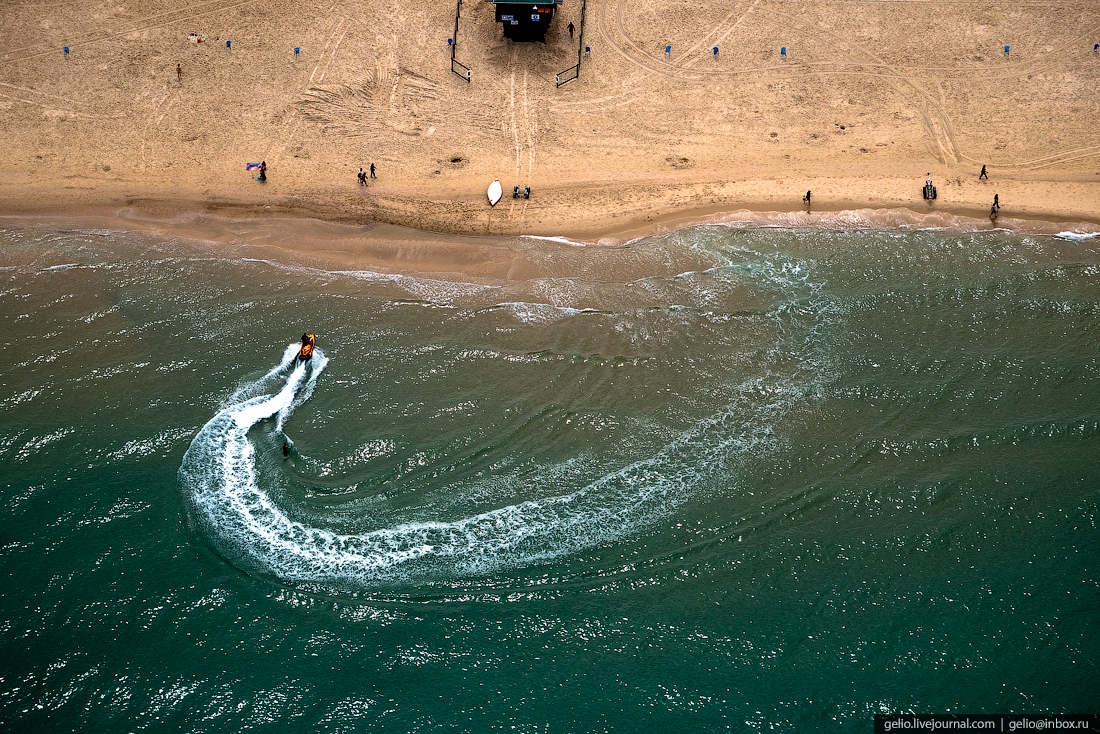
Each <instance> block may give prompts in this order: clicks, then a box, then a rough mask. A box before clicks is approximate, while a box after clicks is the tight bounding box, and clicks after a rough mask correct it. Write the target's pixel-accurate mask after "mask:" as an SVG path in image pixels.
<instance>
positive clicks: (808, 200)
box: [802, 191, 810, 206]
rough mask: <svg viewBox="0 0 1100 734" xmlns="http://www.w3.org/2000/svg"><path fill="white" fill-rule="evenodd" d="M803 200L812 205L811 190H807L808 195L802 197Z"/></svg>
mask: <svg viewBox="0 0 1100 734" xmlns="http://www.w3.org/2000/svg"><path fill="white" fill-rule="evenodd" d="M802 201H803V202H805V204H806V206H809V205H810V192H809V191H807V192H806V195H805V196H803V197H802Z"/></svg>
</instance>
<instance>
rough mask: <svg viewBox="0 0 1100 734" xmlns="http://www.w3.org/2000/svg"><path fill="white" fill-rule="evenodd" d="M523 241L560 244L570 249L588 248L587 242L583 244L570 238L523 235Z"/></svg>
mask: <svg viewBox="0 0 1100 734" xmlns="http://www.w3.org/2000/svg"><path fill="white" fill-rule="evenodd" d="M522 239H525V240H542V241H543V242H559V243H561V244H563V245H569V246H570V247H588V243H587V242H581V241H580V240H571V239H569V238H568V237H550V236H545V235H537V234H525V235H522Z"/></svg>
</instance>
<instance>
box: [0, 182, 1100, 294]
mask: <svg viewBox="0 0 1100 734" xmlns="http://www.w3.org/2000/svg"><path fill="white" fill-rule="evenodd" d="M89 199H91V200H88V201H85V202H82V203H81V205H78V206H73V207H71V208H70V209H68V210H67V211H64V210H62V211H59V210H53V211H46V210H45V207H36V206H31V205H30V204H31V202H24V205H23V206H21V207H14V208H16V209H22V211H21V212H19V213H12V207H5V211H4V213H3V214H0V226H4V227H11V228H20V229H47V230H52V231H87V232H97V233H98V232H103V231H117V232H128V233H142V232H144V233H148V234H151V235H153V236H155V237H157V238H158V239H162V240H171V239H183V240H189V241H191V242H192V243H195V244H196V245H197V246H198V247H199V248H202V249H206V248H215V249H216V250H217V252H218V254H220V255H223V256H226V255H228V256H234V257H241V258H246V257H247V258H255V259H268V260H272V261H276V262H282V263H293V264H297V265H302V266H308V267H320V268H338V269H348V270H368V269H369V270H374V271H377V272H380V273H389V274H420V275H428V274H434V275H444V274H456V273H457V274H462V275H468V276H473V277H484V278H491V279H494V280H496V279H499V280H512V279H516V278H522V277H523V273H524V272H525V270H526V267H525V266H524V260H525V258H524V256H523V254H522V253H523V250H524V249H525V248H526V247H527V246H528V244H524V243H533V242H537V243H539V244H540V245H544V246H546V247H563V248H587V247H611V248H614V247H623V246H630V245H631V244H632V243H633V242H635V241H637V240H639V239H642V238H645V237H649V236H654V235H660V234H664V233H669V232H674V231H676V230H680V229H686V228H692V227H706V226H715V227H729V228H737V229H752V228H771V227H777V228H791V229H801V230H806V229H811V230H813V229H816V230H820V231H838V230H886V231H889V230H896V231H916V230H940V231H949V232H957V233H966V232H990V233H993V232H1005V233H1011V234H1019V235H1039V236H1058V235H1063V236H1064V235H1076V236H1073V237H1071V239H1076V240H1080V241H1083V242H1087V241H1089V240H1092V239H1093V238H1096V237H1100V222H1095V221H1088V220H1078V221H1069V220H1066V219H1058V218H1056V217H1050V218H1046V219H1044V218H1032V217H1028V218H1024V217H1010V216H1006V215H1002V216H1001V217H999V218H998V220H997V222H996V224H993V223H992V222H990V220H989V219H988V217H983V216H981V215H980V213H979V212H977V211H975V210H974V209H973V208H970V207H965V206H961V207H946V206H944V205H943V203H942V202H940V201H937V202H933V203H931V204H929V203H927V202H925V203H923V205H922V206H921V208H922V209H924V211H920V210H917V209H914V208H910V207H905V206H893V207H881V206H879V207H875V206H868V205H867V204H870V203H871V202H854V201H845V202H833V201H830V202H828V203H827V204H825V205H817V204H815V205H814V206H813V207H812V208H810V209H809V210H807V207H805V206H802V207H787V208H783V209H780V208H775V207H772V208H766V207H764V206H762V205H760V203H759V202H757V206H756V208H753V207H752V206H751V203H748V202H746V203H743V204H742V205H741V206H735V205H730V206H728V207H727V206H723V205H714V204H711V205H709V206H702V205H696V206H691V205H690V204H689V205H685V206H683V207H682V208H681V209H679V210H674V211H667V212H664V213H663V214H662V213H656V214H655V213H650V214H647V215H645V216H635V217H634V218H623V219H621V220H620V219H619V218H618V217H615V216H613V217H607V218H605V219H603V220H599V224H600V225H602V226H603V227H604V228H603V229H597V228H594V226H593V225H592V223H589V225H588V226H586V227H577V226H576V225H575V223H574V226H572V227H570V226H569V225H568V222H569V220H568V218H564V220H565V222H566V224H563V226H561V227H560V228H557V229H552V228H551V227H553V226H554V225H548V226H547V228H546V229H544V230H542V231H538V232H514V231H493V232H491V233H488V234H486V233H477V232H469V231H436V230H430V229H422V228H416V227H410V226H407V225H405V224H401V223H399V222H387V221H382V220H380V219H368V220H366V221H364V220H362V219H360V218H358V217H357V216H356V215H357V212H356V211H354V210H338V211H336V212H335V213H334V212H333V211H332V208H331V207H316V206H313V205H312V202H311V201H309V200H304V201H303V200H302V199H301V198H298V199H297V200H295V201H292V202H291V201H285V202H283V203H281V204H280V203H279V202H274V204H265V203H263V201H264V200H256V199H253V200H238V201H233V202H227V201H225V200H218V201H211V200H209V199H204V198H201V197H193V198H188V197H173V198H168V197H165V198H153V197H127V198H126V199H125V200H123V201H114V202H110V201H98V202H97V201H95V200H94V197H89ZM269 201H270V200H269ZM463 204H466V205H468V204H469V202H454V205H455V206H461V205H463ZM478 204H481V202H478ZM745 204H749V205H745ZM860 204H864V206H860ZM482 206H483V207H484V208H486V209H487V208H488V205H487V203H486V204H483V205H482ZM267 207H271V208H270V209H268V208H267ZM334 214H335V215H334ZM616 220H618V221H616ZM457 229H459V230H461V228H457Z"/></svg>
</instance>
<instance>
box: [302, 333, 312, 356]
mask: <svg viewBox="0 0 1100 734" xmlns="http://www.w3.org/2000/svg"><path fill="white" fill-rule="evenodd" d="M312 356H313V334H302V348H301V349H300V350H298V359H300V360H302V361H303V362H305V361H307V360H309V358H310V357H312Z"/></svg>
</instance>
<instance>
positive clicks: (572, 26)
mask: <svg viewBox="0 0 1100 734" xmlns="http://www.w3.org/2000/svg"><path fill="white" fill-rule="evenodd" d="M574 30H576V28H575V27H574V25H573V21H569V40H570V41H572V40H573V31H574Z"/></svg>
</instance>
